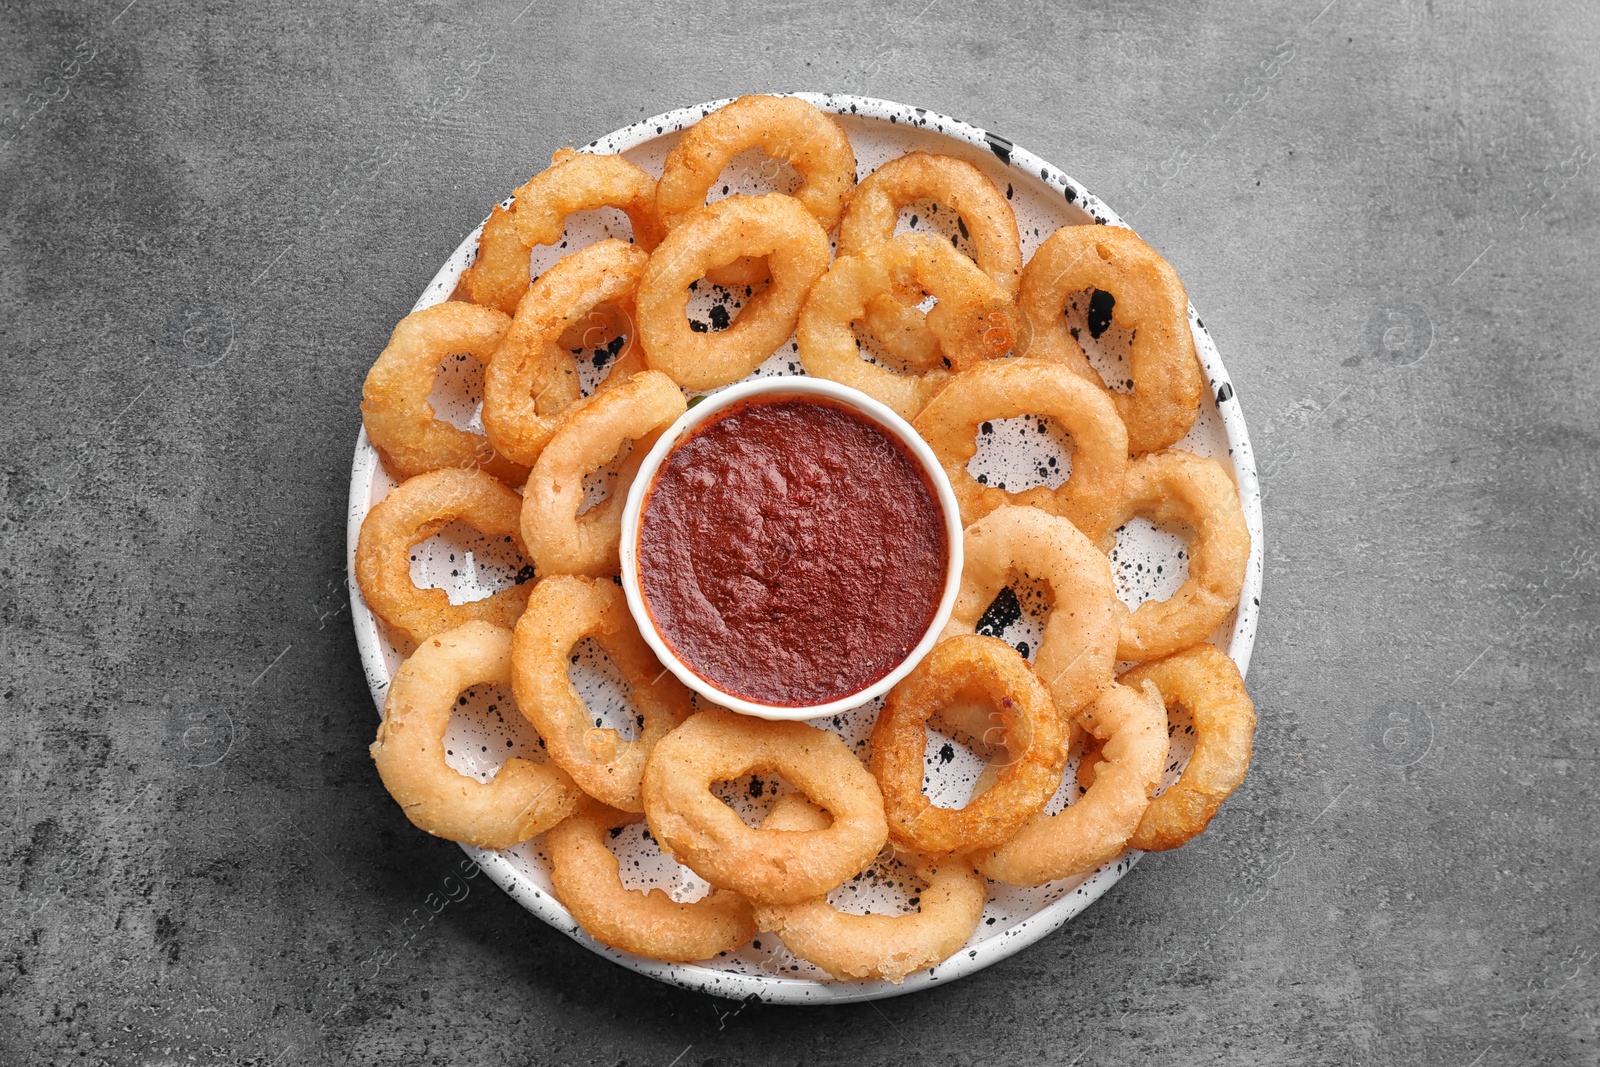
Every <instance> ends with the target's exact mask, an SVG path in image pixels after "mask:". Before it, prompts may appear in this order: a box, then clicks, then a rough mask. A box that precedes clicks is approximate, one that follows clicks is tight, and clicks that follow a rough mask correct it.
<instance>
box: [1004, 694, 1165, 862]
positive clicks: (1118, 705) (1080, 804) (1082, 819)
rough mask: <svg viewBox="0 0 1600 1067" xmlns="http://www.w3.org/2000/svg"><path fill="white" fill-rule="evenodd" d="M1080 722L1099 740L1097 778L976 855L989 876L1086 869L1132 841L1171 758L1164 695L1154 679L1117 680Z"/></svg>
mask: <svg viewBox="0 0 1600 1067" xmlns="http://www.w3.org/2000/svg"><path fill="white" fill-rule="evenodd" d="M1078 721H1079V722H1080V723H1081V724H1082V725H1083V726H1084V727H1085V728H1087V729H1088V731H1089V732H1090V733H1091V734H1093V735H1094V736H1095V737H1096V738H1097V739H1099V741H1100V743H1101V749H1100V759H1101V761H1102V762H1101V763H1100V764H1099V765H1098V766H1097V767H1096V768H1095V775H1094V784H1093V785H1091V786H1090V787H1089V791H1088V792H1087V793H1084V794H1083V795H1082V796H1081V797H1079V798H1078V799H1077V801H1076V802H1075V803H1073V804H1069V805H1068V806H1067V807H1065V808H1063V809H1062V810H1061V811H1060V812H1059V813H1057V814H1055V815H1045V814H1043V813H1041V814H1039V815H1037V816H1035V817H1034V818H1033V819H1030V820H1029V821H1028V824H1027V825H1026V826H1024V827H1023V828H1022V830H1021V831H1020V832H1019V833H1018V834H1017V835H1016V836H1015V837H1013V838H1011V840H1009V841H1007V842H1006V843H1005V844H1004V845H1002V846H1001V847H999V848H997V849H994V850H993V851H991V852H988V853H987V854H985V855H982V856H976V857H974V859H975V860H976V862H977V864H978V869H979V870H981V871H982V872H983V873H984V874H986V875H988V876H989V877H990V878H993V879H995V880H996V881H999V882H1005V883H1006V884H1007V885H1020V886H1035V885H1043V884H1044V883H1046V882H1053V881H1055V880H1056V879H1058V878H1070V877H1072V876H1073V875H1077V874H1086V873H1088V872H1089V871H1092V870H1094V869H1095V868H1096V867H1098V866H1100V865H1101V864H1103V863H1108V862H1110V861H1111V860H1113V859H1115V858H1116V857H1117V856H1118V855H1120V854H1121V853H1122V850H1123V849H1125V848H1127V847H1128V839H1129V838H1130V837H1131V836H1132V835H1133V832H1134V829H1135V828H1136V827H1137V826H1138V825H1139V819H1140V817H1141V816H1143V815H1144V813H1145V810H1146V809H1147V808H1148V807H1149V806H1150V793H1151V792H1152V791H1153V790H1154V789H1155V787H1156V784H1157V783H1158V782H1160V780H1161V767H1162V764H1164V763H1165V762H1166V759H1167V713H1166V709H1165V708H1163V707H1162V706H1161V694H1160V693H1159V692H1157V691H1156V688H1155V686H1153V685H1146V686H1143V687H1142V689H1132V688H1127V687H1125V686H1120V685H1118V686H1113V687H1111V688H1110V689H1107V690H1106V691H1105V692H1104V693H1102V694H1101V695H1100V699H1098V700H1096V701H1095V702H1094V703H1093V704H1091V705H1089V706H1088V707H1087V708H1085V709H1083V711H1081V712H1079V713H1078ZM1058 781H1059V779H1058Z"/></svg>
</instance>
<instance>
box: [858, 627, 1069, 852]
mask: <svg viewBox="0 0 1600 1067" xmlns="http://www.w3.org/2000/svg"><path fill="white" fill-rule="evenodd" d="M974 696H977V697H980V698H981V699H983V700H984V701H985V703H987V705H988V706H989V707H991V708H993V709H994V710H995V711H996V712H997V713H998V714H999V716H1000V722H1001V725H1002V726H1003V727H1004V729H1005V741H1006V751H1007V752H1008V753H1009V755H1010V759H1009V761H1008V762H1007V764H1006V766H1005V767H1004V769H1002V770H1001V771H1000V772H999V780H998V781H997V782H996V783H995V785H994V787H993V788H992V789H989V790H988V791H986V792H984V793H982V794H981V795H975V796H973V798H972V799H971V800H969V801H968V802H967V804H966V806H965V807H961V808H939V807H935V806H934V805H933V803H932V802H931V801H929V800H928V798H927V796H925V795H924V794H923V792H922V778H923V762H922V756H923V752H924V751H925V750H926V748H927V740H928V733H927V725H928V720H929V719H930V718H931V717H933V716H934V715H935V714H937V713H938V712H939V711H940V710H942V709H943V708H945V707H947V706H949V705H951V704H953V703H956V702H958V701H961V700H970V699H972V698H973V697H974ZM1066 759H1067V735H1066V731H1065V729H1064V727H1063V724H1062V721H1061V716H1060V715H1059V714H1057V712H1056V707H1055V704H1054V703H1053V702H1052V701H1051V699H1050V693H1049V691H1048V690H1046V689H1045V687H1044V686H1043V685H1042V684H1040V682H1039V679H1038V678H1036V677H1035V676H1034V673H1033V671H1032V670H1030V669H1029V667H1028V664H1027V663H1026V662H1024V661H1023V659H1022V657H1021V656H1018V655H1017V650H1016V649H1014V648H1012V647H1011V646H1010V645H1008V644H1006V643H1005V642H1004V641H999V640H996V639H995V638H993V637H978V636H977V635H975V634H965V635H962V636H958V637H952V638H950V639H949V640H947V641H941V642H940V643H939V644H937V645H934V646H933V651H932V652H929V653H928V655H927V656H925V657H924V658H923V660H922V662H921V663H919V664H917V666H916V669H915V670H913V671H912V672H911V673H910V674H909V675H907V676H906V677H905V679H904V680H903V681H901V682H900V684H899V685H897V686H895V687H894V688H893V689H891V690H890V691H889V696H888V699H887V700H885V701H884V704H883V710H882V711H881V712H880V713H879V714H878V721H877V723H876V724H875V725H874V726H873V728H872V775H873V777H874V778H876V779H877V780H878V786H879V788H881V789H882V790H883V804H884V813H885V815H886V816H887V817H888V820H889V834H890V836H891V837H893V838H894V840H895V841H896V842H897V843H899V844H903V845H906V846H907V847H909V848H913V849H916V850H917V851H919V852H926V853H930V854H933V855H942V854H944V853H948V852H970V851H973V850H976V849H987V848H994V847H995V846H997V845H999V844H1001V843H1002V842H1004V841H1007V840H1009V839H1010V837H1011V836H1012V835H1013V834H1015V833H1016V832H1017V830H1018V829H1019V828H1021V826H1022V824H1023V823H1025V822H1027V821H1028V819H1029V818H1031V817H1032V816H1033V815H1034V814H1036V813H1037V812H1039V811H1040V810H1042V809H1043V808H1044V806H1045V804H1047V803H1048V802H1049V800H1050V798H1051V796H1053V795H1054V794H1055V791H1056V786H1057V785H1058V784H1059V783H1060V781H1061V768H1062V766H1063V764H1065V763H1066Z"/></svg>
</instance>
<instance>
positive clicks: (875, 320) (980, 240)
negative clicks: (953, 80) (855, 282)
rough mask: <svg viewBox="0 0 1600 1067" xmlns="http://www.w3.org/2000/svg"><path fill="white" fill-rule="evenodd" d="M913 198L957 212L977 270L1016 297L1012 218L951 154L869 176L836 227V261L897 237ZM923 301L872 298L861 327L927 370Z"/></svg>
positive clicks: (1018, 267) (917, 156) (932, 347)
mask: <svg viewBox="0 0 1600 1067" xmlns="http://www.w3.org/2000/svg"><path fill="white" fill-rule="evenodd" d="M918 200H932V201H934V202H935V203H937V204H940V205H943V206H944V207H946V208H949V209H950V210H952V211H954V212H955V213H956V215H957V217H958V218H959V220H960V223H961V229H962V232H963V233H965V234H967V235H968V236H969V237H970V238H971V240H972V253H973V258H974V259H976V260H977V263H978V266H979V267H981V268H983V271H984V273H986V274H988V275H989V277H990V278H992V279H993V280H994V283H995V284H996V285H998V286H999V287H1000V288H1001V289H1003V290H1005V293H1006V295H1007V296H1010V297H1012V298H1015V297H1016V295H1017V287H1018V285H1020V284H1021V281H1022V247H1021V245H1020V243H1019V237H1018V234H1017V218H1016V215H1015V214H1013V213H1012V211H1011V204H1010V202H1009V201H1007V200H1006V198H1005V196H1004V194H1002V193H1001V192H1000V190H999V189H997V188H995V184H994V182H992V181H990V180H989V179H988V177H987V176H986V175H985V174H984V173H983V171H981V170H979V169H978V168H977V167H975V166H973V165H972V164H971V163H968V162H967V161H966V160H964V159H957V158H955V157H954V156H940V155H932V154H930V153H927V152H910V153H908V154H906V155H903V156H900V157H899V158H897V159H891V160H890V161H889V162H887V163H885V164H884V165H883V166H881V167H879V168H878V169H877V170H875V171H873V172H872V173H871V174H870V175H868V176H867V178H866V180H865V181H863V182H862V183H861V184H860V185H859V186H858V187H857V188H856V195H855V197H854V198H853V199H852V200H851V201H850V206H849V207H848V208H846V209H845V213H844V218H843V220H842V221H841V222H840V223H839V255H841V256H851V255H856V254H857V253H859V252H862V251H864V250H865V249H866V248H867V246H868V245H871V244H873V243H875V242H877V241H884V240H888V239H889V238H890V237H892V236H894V230H895V225H896V224H897V223H898V222H899V219H900V209H901V208H903V207H905V206H906V205H907V204H910V203H912V202H914V201H918ZM921 299H922V293H921V291H920V290H913V291H911V292H908V293H904V294H901V295H898V296H896V295H890V294H884V295H881V296H875V297H873V298H872V299H871V300H869V301H868V302H867V313H866V316H865V317H864V318H863V320H862V322H863V325H865V326H866V327H867V329H868V330H870V331H871V332H872V334H873V335H874V336H875V337H877V338H878V340H879V341H880V342H881V343H883V345H884V347H885V348H886V349H888V350H889V352H890V354H892V355H895V356H898V357H899V358H901V359H903V360H905V361H906V363H907V364H909V365H911V366H913V367H921V368H924V369H925V368H927V367H928V366H931V365H932V364H931V363H930V359H931V358H933V357H936V355H937V353H938V348H939V344H938V338H937V337H935V336H934V334H933V332H932V331H931V330H929V329H928V328H927V324H926V323H925V322H924V321H923V315H922V312H920V311H918V310H917V309H916V307H915V305H916V304H917V303H919V302H920V301H921Z"/></svg>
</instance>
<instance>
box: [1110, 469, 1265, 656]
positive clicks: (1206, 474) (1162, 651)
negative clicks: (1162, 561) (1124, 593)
mask: <svg viewBox="0 0 1600 1067" xmlns="http://www.w3.org/2000/svg"><path fill="white" fill-rule="evenodd" d="M1127 486H1128V495H1127V498H1126V500H1125V501H1124V503H1123V511H1122V514H1121V515H1119V516H1118V517H1117V521H1116V522H1115V524H1114V525H1116V526H1121V525H1122V524H1123V523H1125V522H1127V521H1128V520H1129V519H1131V518H1133V517H1134V516H1143V517H1144V518H1146V519H1148V520H1150V521H1151V522H1153V523H1155V524H1157V525H1182V526H1187V527H1188V528H1189V529H1190V530H1192V531H1193V532H1194V537H1193V539H1192V540H1191V541H1190V542H1189V577H1188V579H1187V580H1186V581H1185V582H1184V583H1183V585H1181V586H1179V587H1178V591H1177V592H1176V593H1174V594H1172V596H1170V597H1168V598H1167V599H1166V600H1147V601H1145V602H1144V603H1143V604H1140V605H1139V607H1138V609H1137V610H1135V611H1132V612H1130V611H1128V609H1127V608H1126V607H1124V606H1123V605H1122V603H1121V602H1120V601H1119V602H1118V604H1117V616H1118V626H1119V628H1120V633H1119V636H1118V639H1117V658H1118V659H1120V660H1130V661H1133V662H1142V661H1144V660H1148V659H1155V658H1157V657H1159V656H1165V655H1167V654H1169V653H1172V652H1176V651H1178V650H1179V649H1181V648H1188V647H1189V646H1190V645H1194V644H1198V643H1199V642H1201V641H1204V640H1205V639H1206V638H1207V637H1209V636H1211V632H1212V631H1213V630H1215V629H1216V628H1217V627H1218V626H1219V625H1221V623H1222V620H1224V619H1226V618H1227V617H1228V613H1229V612H1230V611H1232V610H1233V609H1234V608H1235V607H1237V606H1238V603H1239V590H1241V589H1242V588H1244V572H1245V567H1246V565H1247V564H1248V563H1249V561H1250V529H1249V527H1248V526H1246V525H1245V521H1244V509H1243V508H1242V507H1240V505H1239V491H1238V490H1237V489H1236V488H1234V484H1233V479H1232V478H1230V477H1228V472H1227V471H1226V470H1224V469H1223V466H1222V464H1220V463H1218V462H1217V461H1216V460H1214V459H1202V458H1201V457H1199V456H1197V455H1195V454H1194V453H1192V452H1178V451H1166V452H1152V453H1151V454H1149V455H1147V456H1141V457H1139V458H1138V459H1137V460H1135V461H1134V463H1133V465H1132V466H1130V467H1129V468H1128V482H1127Z"/></svg>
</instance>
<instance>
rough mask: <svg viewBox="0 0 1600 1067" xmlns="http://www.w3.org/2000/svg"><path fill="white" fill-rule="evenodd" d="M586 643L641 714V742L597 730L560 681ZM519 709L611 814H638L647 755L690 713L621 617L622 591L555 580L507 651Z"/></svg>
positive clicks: (539, 593)
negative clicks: (576, 650) (606, 664)
mask: <svg viewBox="0 0 1600 1067" xmlns="http://www.w3.org/2000/svg"><path fill="white" fill-rule="evenodd" d="M585 637H588V638H591V639H593V641H594V642H595V644H597V645H599V646H600V648H601V649H602V650H603V651H604V652H605V654H606V656H607V658H609V659H610V660H611V664H612V666H614V667H615V668H616V669H617V673H618V674H620V675H622V680H623V681H624V682H625V683H626V684H627V686H628V692H629V695H630V697H631V698H632V701H633V704H634V706H635V708H637V709H638V716H639V718H638V722H639V734H638V737H636V738H635V739H634V740H632V741H624V740H623V739H622V737H621V736H620V735H619V734H618V733H617V731H615V730H613V729H611V728H609V727H600V726H596V725H594V718H593V716H592V715H591V713H590V711H589V709H588V707H587V706H586V705H585V704H584V702H583V698H582V697H581V696H579V695H578V690H577V687H576V686H574V685H573V684H572V681H571V679H570V678H568V677H567V665H568V664H569V663H570V662H571V656H572V649H573V646H574V645H576V644H577V643H578V642H579V641H581V640H583V639H584V638H585ZM511 685H512V692H513V693H514V694H515V695H516V698H517V707H518V708H519V709H521V711H522V714H523V715H524V716H525V717H526V718H527V720H528V721H529V722H531V723H533V725H534V727H535V728H537V729H538V731H539V736H540V737H542V738H544V743H545V749H546V751H548V752H549V753H550V758H551V759H552V760H554V761H555V762H556V764H557V765H558V766H560V767H561V768H562V769H563V770H565V771H566V772H567V773H568V774H570V775H572V778H573V781H575V782H577V783H578V785H579V787H580V788H582V790H583V791H584V792H585V793H588V794H589V795H590V796H592V797H594V798H595V799H596V800H599V801H601V802H603V803H605V804H608V805H610V806H611V807H613V808H620V809H621V810H623V811H643V810H644V805H643V803H642V802H641V801H640V799H639V782H640V779H641V778H642V777H643V776H644V765H645V762H646V761H647V760H648V759H649V758H650V753H651V751H652V750H653V749H654V748H655V746H656V744H657V742H659V741H660V740H661V739H662V738H663V737H665V736H666V735H667V734H669V733H671V732H672V731H673V730H674V729H676V728H677V726H678V724H679V723H681V722H683V720H684V719H686V718H688V717H689V713H690V711H691V707H690V703H689V691H688V690H687V689H685V688H684V686H683V683H682V682H680V681H678V679H677V678H675V677H673V676H672V675H671V674H670V673H669V672H667V671H664V670H662V669H661V664H660V663H658V662H657V661H656V658H655V656H653V655H652V654H651V652H650V648H649V646H647V645H646V644H645V643H644V638H642V637H640V636H639V628H638V626H637V625H635V623H634V621H633V616H631V615H630V614H628V605H627V601H626V600H625V599H624V597H623V595H622V590H621V589H619V588H617V586H616V585H615V584H614V583H612V582H609V581H604V580H594V579H589V578H577V577H573V576H571V575H557V576H555V577H553V578H546V579H544V580H543V581H541V582H540V583H539V584H538V585H537V586H535V587H534V590H533V595H532V596H531V597H529V598H528V609H527V611H525V612H524V613H523V615H522V618H521V619H519V620H517V629H516V639H515V641H514V642H513V644H512V662H511Z"/></svg>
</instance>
